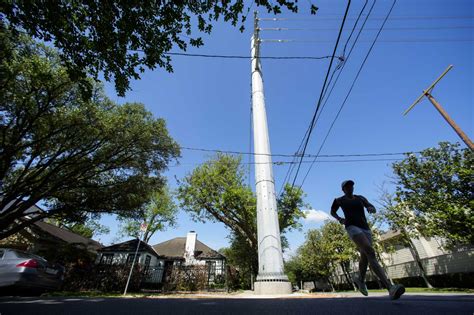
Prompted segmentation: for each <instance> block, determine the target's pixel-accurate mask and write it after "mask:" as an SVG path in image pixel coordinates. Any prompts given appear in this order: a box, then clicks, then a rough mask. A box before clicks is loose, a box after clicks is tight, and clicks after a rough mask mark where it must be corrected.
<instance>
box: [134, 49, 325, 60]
mask: <svg viewBox="0 0 474 315" xmlns="http://www.w3.org/2000/svg"><path fill="white" fill-rule="evenodd" d="M133 51H138V52H143V51H142V50H133ZM164 55H168V56H184V57H202V58H222V59H251V56H244V55H213V54H188V53H177V52H169V53H164ZM331 57H332V56H267V57H259V58H260V59H269V60H301V59H303V60H321V59H329V58H331Z"/></svg>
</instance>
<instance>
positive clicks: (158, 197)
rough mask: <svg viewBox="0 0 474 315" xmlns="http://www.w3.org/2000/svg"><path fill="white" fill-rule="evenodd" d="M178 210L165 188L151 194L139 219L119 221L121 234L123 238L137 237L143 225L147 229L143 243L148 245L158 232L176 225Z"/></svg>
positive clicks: (126, 218)
mask: <svg viewBox="0 0 474 315" xmlns="http://www.w3.org/2000/svg"><path fill="white" fill-rule="evenodd" d="M177 212H178V208H177V207H176V204H175V203H174V200H173V196H172V194H171V192H170V191H169V189H168V187H167V186H164V187H162V188H161V189H159V190H156V191H154V192H152V193H151V197H150V200H149V201H148V202H147V203H145V204H144V205H143V215H142V216H141V217H139V218H137V219H136V218H133V219H130V218H128V217H125V218H119V219H121V220H122V221H123V222H122V226H121V233H122V234H123V235H125V236H134V237H138V236H139V235H140V225H141V224H142V223H145V224H146V225H147V228H146V230H145V232H144V233H143V241H144V242H145V243H148V242H149V241H150V238H151V237H152V236H153V235H154V234H155V233H156V232H158V231H163V230H165V229H166V227H173V226H175V225H176V214H177Z"/></svg>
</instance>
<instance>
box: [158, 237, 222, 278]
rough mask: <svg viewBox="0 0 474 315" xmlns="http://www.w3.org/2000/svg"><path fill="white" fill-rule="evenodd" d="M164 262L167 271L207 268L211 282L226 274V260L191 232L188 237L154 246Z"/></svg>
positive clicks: (177, 238)
mask: <svg viewBox="0 0 474 315" xmlns="http://www.w3.org/2000/svg"><path fill="white" fill-rule="evenodd" d="M153 249H154V250H155V252H156V253H157V254H158V255H159V256H160V257H161V258H162V259H163V260H164V267H165V272H166V269H169V268H171V267H172V266H207V268H208V272H209V282H213V281H214V279H215V277H216V276H219V275H223V274H225V264H226V258H225V257H224V256H223V255H222V254H220V253H218V252H217V251H215V250H213V249H212V248H210V247H209V246H207V245H206V244H204V243H202V242H200V241H199V240H198V239H197V233H196V232H195V231H190V232H189V233H188V234H187V236H186V237H176V238H173V239H171V240H169V241H166V242H163V243H159V244H156V245H154V246H153Z"/></svg>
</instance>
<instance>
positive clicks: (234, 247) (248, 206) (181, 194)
mask: <svg viewBox="0 0 474 315" xmlns="http://www.w3.org/2000/svg"><path fill="white" fill-rule="evenodd" d="M240 162H241V158H240V157H235V156H232V155H225V154H217V155H216V156H215V157H214V158H212V159H211V160H209V161H207V162H205V163H204V164H202V165H200V166H198V167H197V168H196V169H194V171H193V172H192V173H191V174H189V175H187V176H186V177H185V178H184V179H183V180H182V181H181V182H180V183H179V184H180V186H179V188H178V198H179V200H180V201H181V207H182V209H184V210H185V211H187V212H188V213H190V214H191V216H192V217H193V218H194V219H195V220H198V221H202V222H205V221H212V222H221V223H223V224H225V226H226V227H227V228H228V229H229V230H230V231H231V232H232V233H231V236H230V238H231V247H230V248H229V250H230V251H231V252H232V253H227V255H229V254H230V257H234V258H233V261H234V263H236V264H237V265H238V266H239V268H241V269H242V271H244V272H242V273H241V274H242V276H243V277H246V279H247V278H248V279H250V276H249V274H247V272H253V273H256V272H257V271H258V244H257V213H256V212H257V211H256V197H255V195H254V193H253V192H252V190H251V189H250V188H249V187H248V186H246V184H245V170H244V168H243V167H242V165H241V163H240ZM303 197H304V196H303V191H302V190H301V189H299V188H296V187H295V188H292V187H291V186H289V185H288V186H286V187H285V190H284V192H283V194H282V196H280V197H279V198H278V200H277V203H278V215H279V222H280V231H281V233H282V234H284V233H285V231H288V230H290V229H298V228H300V226H301V225H300V223H299V219H301V218H303V217H304V213H303V211H302V209H303V208H305V207H307V205H306V204H305V203H304V202H303ZM282 244H285V241H284V238H282ZM231 259H232V258H231ZM245 281H247V280H245Z"/></svg>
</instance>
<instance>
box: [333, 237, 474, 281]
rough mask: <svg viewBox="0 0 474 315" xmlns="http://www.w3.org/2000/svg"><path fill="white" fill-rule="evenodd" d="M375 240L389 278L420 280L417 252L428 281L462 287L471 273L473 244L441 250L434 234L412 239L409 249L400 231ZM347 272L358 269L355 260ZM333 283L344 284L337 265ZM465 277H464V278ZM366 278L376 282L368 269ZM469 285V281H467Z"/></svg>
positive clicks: (442, 243)
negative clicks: (379, 247)
mask: <svg viewBox="0 0 474 315" xmlns="http://www.w3.org/2000/svg"><path fill="white" fill-rule="evenodd" d="M378 242H379V243H380V244H381V245H383V247H384V248H385V249H386V250H385V251H384V252H382V253H381V258H382V263H383V265H384V268H385V270H386V272H387V275H388V276H389V278H391V279H393V280H397V281H398V282H404V283H407V284H408V283H419V284H422V283H423V282H422V281H421V280H420V279H421V270H420V267H419V266H418V264H417V263H416V261H415V255H416V254H418V256H419V258H420V261H421V264H422V266H423V269H424V270H425V272H426V275H427V276H428V278H429V279H430V281H435V285H436V283H440V285H439V286H442V285H451V286H460V287H462V286H464V285H465V284H463V283H464V282H466V281H469V280H468V279H470V277H472V275H473V274H474V245H464V246H459V247H456V248H453V249H452V250H447V249H444V247H443V245H444V241H443V239H440V238H436V237H423V236H420V237H418V238H411V243H412V244H413V246H414V250H416V253H415V252H414V251H413V248H410V247H409V246H408V245H407V243H406V242H405V241H404V239H403V235H402V234H401V233H400V232H399V231H388V232H386V233H384V234H382V235H381V236H380V239H379V240H378ZM349 268H350V271H351V273H352V274H353V275H354V274H355V273H357V272H358V263H357V262H352V263H351V264H350V267H349ZM333 278H334V280H335V281H334V282H335V283H336V284H342V283H345V282H346V280H345V277H344V273H343V271H342V269H341V268H337V269H336V271H335V273H334V274H333ZM463 279H466V280H463ZM367 281H368V282H370V281H376V278H375V276H374V275H373V274H371V272H368V273H367ZM466 285H468V284H466Z"/></svg>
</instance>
